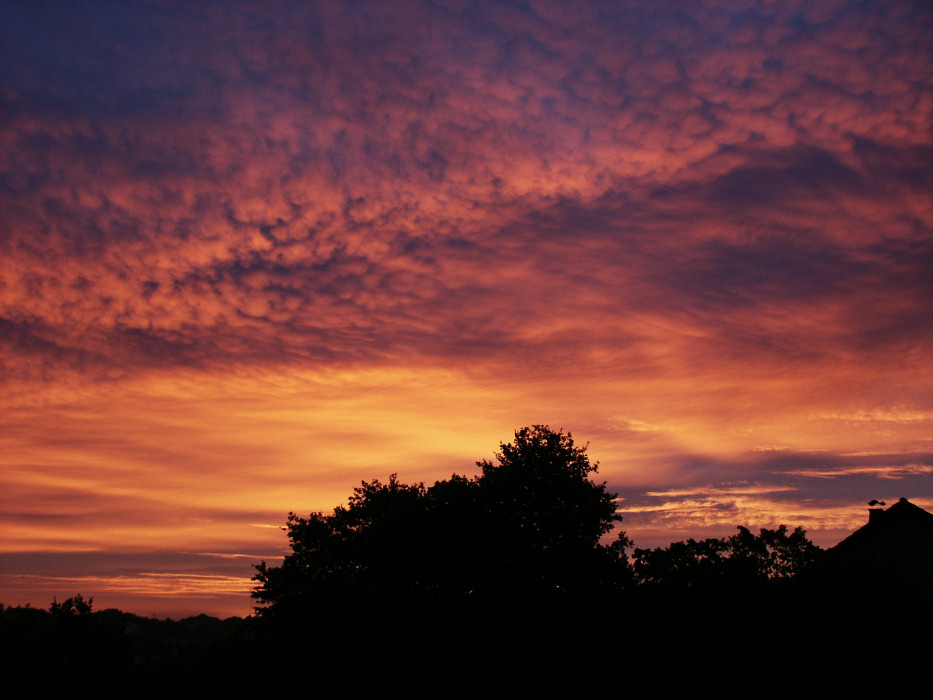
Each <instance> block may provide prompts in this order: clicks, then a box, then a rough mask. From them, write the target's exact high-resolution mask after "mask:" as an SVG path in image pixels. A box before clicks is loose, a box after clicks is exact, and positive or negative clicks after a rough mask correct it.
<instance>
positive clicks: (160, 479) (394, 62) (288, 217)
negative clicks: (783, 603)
mask: <svg viewBox="0 0 933 700" xmlns="http://www.w3.org/2000/svg"><path fill="white" fill-rule="evenodd" d="M931 37H933V6H931V5H930V3H929V2H927V1H926V0H916V1H909V0H904V1H900V0H869V1H865V2H846V1H835V0H815V1H813V2H809V1H804V0H759V1H757V2H755V1H752V0H748V1H745V0H720V1H718V2H706V1H700V2H694V1H689V0H683V1H674V0H672V1H669V2H667V1H663V0H644V1H633V2H583V1H580V0H575V1H574V2H564V1H557V0H553V1H550V2H536V1H533V0H529V1H528V2H469V1H468V0H461V1H456V0H451V1H450V2H446V1H444V0H436V1H433V2H416V1H414V0H412V1H410V2H407V1H406V2H350V1H349V0H345V1H342V2H319V1H316V0H315V1H314V2H264V3H259V2H248V3H247V2H243V3H239V2H230V1H229V0H224V1H218V2H200V1H193V2H192V1H178V2H170V1H168V0H166V1H158V2H147V3H142V2H131V3H127V2H80V3H78V2H74V3H58V2H29V3H26V2H22V3H14V2H4V3H2V4H0V159H2V160H0V217H2V220H0V470H2V471H0V531H2V537H0V602H2V603H4V604H6V605H17V604H25V603H26V602H29V603H31V604H32V605H34V606H36V607H47V606H48V604H49V602H50V601H51V599H52V596H53V595H55V596H57V597H58V599H59V600H61V599H62V598H64V597H67V596H70V595H73V594H74V593H76V592H81V593H83V594H84V595H85V596H88V595H92V596H94V599H95V608H98V609H100V608H105V607H120V608H121V609H125V610H129V611H132V612H136V613H139V614H145V615H160V616H165V615H171V616H173V617H179V616H183V615H187V614H196V613H199V612H206V613H209V614H215V615H222V616H223V615H229V614H237V615H246V614H249V613H250V611H251V608H252V603H251V601H250V599H249V596H248V591H249V589H250V586H251V582H250V580H249V579H250V576H251V575H252V573H253V570H252V568H251V567H252V565H253V564H255V563H258V562H259V561H260V560H263V559H265V560H266V561H267V562H270V563H271V562H274V561H276V557H280V556H281V555H282V554H283V553H284V552H285V551H286V548H287V541H286V538H285V535H284V533H283V532H282V531H281V530H280V529H279V528H281V527H282V526H283V525H284V524H285V520H286V516H287V513H288V512H289V511H296V512H298V513H303V514H307V513H309V512H311V511H317V510H324V511H329V510H330V509H331V508H333V507H334V506H336V505H338V504H340V503H345V502H346V499H347V497H348V496H349V495H350V493H351V492H352V489H353V487H354V486H357V485H359V483H360V481H361V480H364V479H365V480H370V479H373V478H380V479H382V480H385V479H386V478H387V477H388V476H389V475H390V474H392V473H393V472H397V473H398V475H399V478H400V479H401V480H402V481H406V482H413V481H424V482H426V483H433V482H434V481H435V480H436V479H442V478H447V477H449V476H450V475H451V473H453V472H457V473H460V474H467V475H472V474H475V473H476V471H477V469H476V465H475V462H476V460H480V459H484V458H489V459H492V458H493V453H494V452H495V451H496V450H497V449H498V445H499V443H500V442H508V441H510V440H511V439H512V437H513V433H514V431H515V430H516V429H517V428H520V427H522V426H525V425H532V424H548V425H550V426H551V427H552V428H555V429H557V428H563V429H564V430H565V431H570V432H572V434H573V436H574V438H575V439H576V440H577V441H578V442H580V443H586V442H588V443H589V454H590V457H591V458H592V459H593V460H598V461H599V463H600V467H599V477H600V479H605V480H606V481H607V482H608V485H609V487H610V489H611V490H612V491H616V492H618V494H619V509H620V512H621V513H622V515H623V517H624V521H623V524H622V528H623V529H624V530H625V531H626V532H628V533H629V535H630V536H631V537H633V538H634V540H635V543H636V545H638V546H641V547H646V546H649V545H650V546H659V545H662V544H667V543H669V542H670V541H672V540H677V539H682V538H684V537H688V536H694V537H703V536H714V535H715V536H722V535H726V534H729V533H731V532H734V529H735V526H736V525H740V524H741V525H747V526H749V527H752V528H758V527H775V526H777V525H778V524H779V523H787V524H788V525H790V526H796V525H801V526H803V527H805V528H806V529H807V531H808V533H809V534H810V536H811V537H812V538H813V539H814V541H816V542H817V543H819V544H821V545H823V546H828V545H831V544H834V543H835V542H837V541H839V540H840V539H841V538H842V537H844V536H845V535H846V534H848V533H849V532H851V531H852V530H854V529H855V528H857V527H859V526H860V525H861V524H863V523H864V522H865V520H866V513H865V509H866V508H867V506H866V505H865V502H866V501H867V500H869V499H871V498H878V499H883V500H886V501H888V502H889V503H891V502H893V501H895V500H896V499H897V498H898V497H900V496H906V497H907V498H909V499H910V500H911V501H912V502H914V503H916V504H917V505H919V506H921V507H924V508H927V509H931V508H933V195H931V193H933V42H931Z"/></svg>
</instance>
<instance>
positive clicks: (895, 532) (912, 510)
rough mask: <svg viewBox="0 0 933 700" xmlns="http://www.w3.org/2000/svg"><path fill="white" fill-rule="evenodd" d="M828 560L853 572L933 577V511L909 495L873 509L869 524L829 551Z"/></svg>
mask: <svg viewBox="0 0 933 700" xmlns="http://www.w3.org/2000/svg"><path fill="white" fill-rule="evenodd" d="M826 563H827V565H828V566H829V567H831V568H832V569H835V570H837V571H839V572H842V571H845V572H848V573H851V574H870V575H874V576H878V575H883V576H884V577H885V578H897V579H901V580H907V581H930V580H933V513H929V512H927V511H926V510H924V509H923V508H920V507H919V506H916V505H914V504H913V503H911V502H910V501H908V500H907V499H906V498H901V499H900V500H899V501H898V502H897V503H895V504H894V505H892V506H891V507H889V508H888V509H886V510H883V511H881V510H874V511H871V515H870V516H869V521H868V523H867V524H865V525H864V526H862V527H861V528H859V529H858V530H856V531H855V532H853V533H852V534H851V535H849V536H848V537H846V538H845V539H844V540H842V542H840V543H839V544H837V545H836V546H835V547H832V548H830V549H829V550H827V552H826Z"/></svg>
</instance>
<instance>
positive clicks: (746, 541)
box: [634, 525, 822, 589]
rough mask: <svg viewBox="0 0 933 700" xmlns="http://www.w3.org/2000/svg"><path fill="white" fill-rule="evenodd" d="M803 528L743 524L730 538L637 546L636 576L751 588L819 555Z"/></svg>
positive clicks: (646, 580) (675, 584) (653, 581)
mask: <svg viewBox="0 0 933 700" xmlns="http://www.w3.org/2000/svg"><path fill="white" fill-rule="evenodd" d="M821 551H822V550H820V548H819V547H817V546H816V545H815V544H813V543H812V542H811V541H810V540H809V539H807V533H806V532H805V531H804V530H803V529H802V528H800V527H798V528H796V529H795V530H794V531H793V532H792V533H790V534H788V532H787V526H786V525H781V526H779V527H778V528H777V529H775V530H768V529H767V528H762V529H761V531H760V533H759V534H758V535H754V534H752V532H751V531H750V530H749V529H748V528H745V527H742V526H739V527H738V533H737V534H735V535H732V536H731V537H728V538H722V539H716V538H709V539H706V540H701V541H696V540H693V539H689V540H687V541H686V542H672V543H671V545H670V546H669V547H658V548H656V549H636V550H635V561H634V573H635V578H636V580H637V581H638V582H639V583H640V584H647V585H654V586H660V587H664V588H694V589H701V588H714V587H720V586H726V587H736V586H738V587H747V586H750V585H755V584H762V583H765V582H767V581H779V580H784V579H789V578H792V577H794V576H796V575H798V574H799V573H800V572H802V571H803V570H804V569H805V568H807V567H808V566H810V565H811V564H812V563H813V562H814V561H816V559H817V557H818V556H819V555H820V552H821Z"/></svg>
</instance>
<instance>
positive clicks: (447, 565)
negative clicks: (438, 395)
mask: <svg viewBox="0 0 933 700" xmlns="http://www.w3.org/2000/svg"><path fill="white" fill-rule="evenodd" d="M496 458H497V459H496V462H495V463H492V462H489V461H482V462H479V463H478V466H479V468H480V474H479V475H478V476H476V477H473V478H466V477H463V476H458V475H453V476H452V477H451V478H450V479H447V480H443V481H438V482H436V483H435V484H434V485H432V486H427V487H426V486H424V485H423V484H404V483H401V482H399V481H398V479H397V478H396V477H394V476H392V477H390V478H389V480H388V482H387V483H382V482H380V481H378V480H375V481H372V482H369V483H364V484H362V485H361V486H360V487H359V488H357V489H356V490H355V491H354V494H353V496H352V497H351V498H350V500H349V503H348V505H347V506H346V507H338V508H335V509H334V511H333V512H332V513H331V514H323V513H314V514H311V515H310V516H308V517H301V516H298V515H295V514H290V515H289V518H288V522H287V527H286V530H287V533H288V537H289V541H290V544H291V551H290V553H289V554H288V555H287V556H286V557H285V559H284V561H283V562H282V564H281V565H280V566H268V565H266V564H265V563H264V562H263V563H261V564H259V565H258V566H257V567H256V568H257V573H256V576H255V580H256V587H255V589H254V591H253V594H252V595H253V597H254V598H255V600H256V601H257V615H256V616H254V617H251V618H248V619H246V620H241V619H238V618H233V619H230V620H225V621H220V620H216V619H213V618H207V617H204V616H200V617H198V618H189V619H187V620H182V621H179V622H171V621H157V620H148V619H145V618H138V617H136V616H133V615H129V614H128V613H121V612H120V611H116V610H105V611H102V612H93V611H92V610H91V606H90V603H89V601H85V600H84V599H83V598H82V597H80V596H76V597H75V598H71V599H68V600H66V601H64V602H63V603H58V602H57V601H55V602H53V605H52V606H51V608H50V610H49V611H47V612H46V611H40V610H34V609H23V608H7V609H5V610H2V611H0V638H2V640H3V648H2V649H0V652H2V655H3V659H4V662H5V663H10V664H11V669H12V668H16V669H18V672H19V673H21V674H25V675H26V676H27V677H30V678H31V679H33V683H34V684H35V687H36V688H37V689H38V690H46V691H49V690H56V689H62V688H72V687H74V686H75V685H76V684H77V685H86V686H89V687H93V688H95V689H96V690H98V691H100V692H103V693H108V692H111V693H113V694H120V693H121V692H126V691H127V684H130V685H132V687H133V689H134V692H137V691H138V692H137V694H139V693H142V694H144V695H145V694H147V693H148V694H152V695H159V694H162V693H165V692H170V691H172V690H173V689H177V688H178V687H180V686H183V687H185V688H188V689H192V690H196V691H203V692H212V691H215V690H217V689H218V688H229V689H231V690H233V691H235V692H236V693H237V694H245V693H247V692H264V691H268V690H270V689H272V690H281V691H289V692H294V691H306V692H315V691H317V692H344V693H347V692H349V693H351V694H354V695H356V694H361V693H363V692H384V691H385V690H389V689H397V690H402V691H405V692H407V693H409V694H416V695H431V696H449V695H455V696H459V695H472V694H476V693H486V692H488V691H490V690H492V689H498V690H499V691H500V692H505V693H508V694H521V695H522V696H525V695H529V694H532V693H544V694H547V695H549V696H553V695H555V694H564V693H566V694H570V695H574V696H580V695H582V694H591V693H595V692H600V693H602V692H619V693H624V692H633V691H637V692H652V693H654V692H662V693H663V692H682V691H685V690H689V691H701V692H702V691H708V692H715V693H718V694H720V695H722V694H727V695H739V694H741V695H743V696H744V695H755V696H759V697H760V696H769V695H777V694H786V693H788V692H806V693H807V694H809V693H811V692H812V693H819V692H825V693H834V694H835V693H838V692H841V691H855V692H858V693H859V694H862V693H864V692H867V691H871V690H884V689H886V688H887V687H888V686H889V685H890V684H892V683H900V684H901V685H902V687H905V686H906V685H908V684H912V683H914V682H918V681H919V680H921V673H924V671H922V669H925V668H926V665H927V663H928V659H929V656H930V652H931V646H930V640H929V636H928V633H923V634H920V636H918V635H917V634H916V632H917V631H920V630H929V629H930V623H931V622H933V595H931V587H930V585H929V581H928V580H926V579H923V580H917V581H914V580H907V579H905V578H904V577H903V576H901V577H898V576H893V577H885V576H879V575H878V572H877V571H875V572H874V575H872V576H863V575H862V574H861V573H860V572H859V571H858V570H854V569H852V568H851V567H850V568H848V569H847V568H846V567H845V566H844V565H843V564H841V563H840V562H841V561H842V560H841V559H840V557H835V559H834V558H833V557H827V556H826V555H825V554H824V553H823V552H822V551H821V550H820V549H819V548H818V547H816V546H815V545H813V544H812V543H811V542H810V541H809V540H808V539H807V537H806V533H805V532H804V531H803V530H801V529H800V528H797V529H795V530H793V531H790V530H789V529H788V528H786V527H785V526H783V525H782V526H780V527H779V528H777V529H774V530H768V529H762V530H760V531H759V533H758V534H754V533H752V532H751V531H750V530H748V529H747V528H744V527H739V528H738V529H737V532H736V534H735V535H733V536H731V537H726V538H721V539H715V538H713V539H705V540H699V541H697V540H693V539H690V540H687V541H684V542H675V543H672V544H671V545H670V546H669V547H663V548H657V549H634V551H632V549H633V544H632V542H631V541H630V540H629V538H628V537H627V536H626V535H625V533H624V532H616V533H615V534H614V535H610V533H611V532H612V530H613V528H614V526H615V525H616V524H617V523H618V522H619V521H620V520H621V518H620V517H619V516H618V515H617V513H616V508H615V502H614V499H615V494H612V493H609V492H608V491H607V489H606V485H605V484H604V483H603V484H600V483H596V482H594V481H593V480H592V478H591V477H592V476H593V475H594V474H595V473H596V471H597V466H598V465H596V464H591V463H590V461H589V459H588V457H587V455H586V448H585V446H583V447H581V446H578V445H576V444H574V442H573V438H572V437H571V436H570V435H569V434H564V433H562V432H554V431H551V430H549V429H548V428H547V427H546V426H534V427H532V428H524V429H522V430H519V431H518V432H516V434H515V440H514V442H513V443H510V444H503V445H501V451H500V452H499V453H498V454H497V455H496ZM908 506H910V508H913V509H915V510H917V511H920V512H921V513H925V511H921V510H920V509H916V507H915V506H912V505H911V504H908ZM926 515H929V514H926ZM607 537H611V539H610V540H609V541H607V539H606V538H607ZM629 552H631V554H629ZM830 564H832V565H831V566H830ZM876 568H877V567H876Z"/></svg>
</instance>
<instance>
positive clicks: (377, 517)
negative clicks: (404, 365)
mask: <svg viewBox="0 0 933 700" xmlns="http://www.w3.org/2000/svg"><path fill="white" fill-rule="evenodd" d="M477 466H479V467H480V469H481V471H482V473H481V474H480V475H479V476H478V477H475V478H472V479H468V478H466V477H463V476H458V475H456V474H455V475H453V476H452V477H451V478H450V479H448V480H445V481H438V482H436V483H435V484H434V485H433V486H431V487H429V488H426V487H425V486H424V485H423V484H414V485H409V484H404V483H401V482H399V481H398V479H397V477H396V476H395V475H392V476H391V477H390V478H389V481H388V483H385V484H384V483H382V482H380V481H379V480H373V481H371V482H369V483H366V482H364V483H363V484H362V485H361V486H359V487H357V488H356V489H354V492H353V495H352V496H351V497H350V500H349V503H348V505H347V506H346V507H337V508H335V509H334V511H333V513H332V514H331V515H324V514H322V513H312V514H311V515H310V516H308V517H306V518H304V517H299V516H297V515H295V514H294V513H291V514H289V517H288V523H287V527H286V530H287V532H288V537H289V541H290V544H291V549H292V551H291V553H290V554H288V555H287V556H286V557H285V559H284V561H283V563H282V565H281V566H279V567H271V566H268V565H266V564H265V562H263V563H261V564H259V565H258V566H257V567H256V568H257V574H256V576H255V577H254V578H255V580H256V581H257V583H258V585H257V587H256V589H255V590H254V591H253V596H254V597H255V598H256V599H257V600H259V601H260V603H261V604H263V607H260V608H259V611H260V612H261V613H263V614H265V615H267V616H268V615H274V614H277V613H281V614H288V615H292V614H294V613H296V612H301V613H320V612H322V610H323V609H324V608H329V607H331V606H333V605H335V604H339V602H340V601H350V600H355V601H359V600H361V599H363V598H365V599H369V600H371V601H393V602H394V603H397V602H398V601H400V600H405V599H409V600H412V599H414V600H418V601H420V602H430V601H436V602H437V601H440V602H445V603H450V602H453V601H456V600H460V601H464V600H467V599H470V600H490V599H497V600H504V599H506V598H510V597H515V596H518V597H521V598H523V599H528V598H529V597H534V596H540V595H549V596H554V595H558V596H560V595H567V594H570V593H583V592H586V591H592V590H594V589H598V588H600V587H610V586H613V585H617V584H618V583H619V582H622V581H624V580H625V578H626V575H627V572H628V566H627V559H626V557H625V547H626V546H627V545H628V544H629V541H628V539H627V538H626V537H625V535H624V533H622V534H619V535H618V536H617V538H616V540H615V542H614V543H612V544H611V545H603V544H601V543H600V539H601V538H602V537H603V536H604V535H606V534H607V533H608V532H609V531H610V530H611V529H612V527H613V525H614V523H616V522H618V521H619V520H621V517H620V516H618V515H617V514H616V512H615V503H614V501H613V499H614V498H615V494H612V493H608V492H607V491H606V485H605V483H603V484H596V483H594V482H592V481H591V480H590V478H589V477H590V475H591V474H593V473H595V472H596V470H597V466H598V465H597V464H591V463H590V462H589V459H588V458H587V456H586V447H585V446H583V447H580V446H577V445H575V444H574V442H573V438H572V436H571V435H570V434H564V433H562V432H554V431H552V430H550V429H549V428H547V427H546V426H540V425H539V426H534V427H531V428H523V429H521V430H519V431H517V432H516V433H515V441H514V443H512V444H502V445H501V452H499V453H497V454H496V462H495V463H492V462H489V461H487V460H483V461H481V462H477Z"/></svg>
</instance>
